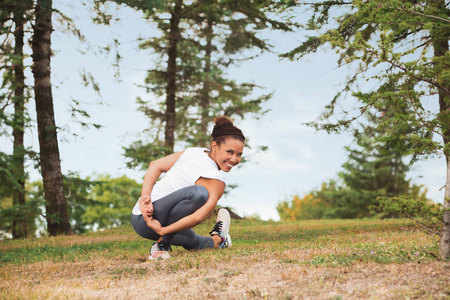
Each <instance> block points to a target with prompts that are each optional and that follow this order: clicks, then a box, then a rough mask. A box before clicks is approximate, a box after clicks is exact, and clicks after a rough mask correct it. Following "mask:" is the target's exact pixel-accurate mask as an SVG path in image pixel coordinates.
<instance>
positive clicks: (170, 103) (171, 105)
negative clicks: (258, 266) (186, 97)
mask: <svg viewBox="0 0 450 300" xmlns="http://www.w3.org/2000/svg"><path fill="white" fill-rule="evenodd" d="M182 3H183V2H182V1H181V0H179V1H177V2H176V4H175V7H174V8H173V11H172V13H171V18H170V33H169V49H168V50H167V54H168V59H167V88H166V114H165V116H166V128H165V142H164V146H165V147H166V148H169V149H171V150H172V151H173V147H174V145H175V122H176V120H175V102H176V94H177V85H176V80H177V56H178V51H177V46H178V40H179V38H180V16H181V9H182V7H181V6H182Z"/></svg>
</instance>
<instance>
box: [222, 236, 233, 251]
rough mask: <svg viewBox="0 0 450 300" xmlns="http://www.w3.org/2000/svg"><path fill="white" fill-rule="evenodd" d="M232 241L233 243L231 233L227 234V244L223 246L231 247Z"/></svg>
mask: <svg viewBox="0 0 450 300" xmlns="http://www.w3.org/2000/svg"><path fill="white" fill-rule="evenodd" d="M231 246H232V243H231V236H230V234H227V238H226V240H225V244H224V245H223V247H222V248H231Z"/></svg>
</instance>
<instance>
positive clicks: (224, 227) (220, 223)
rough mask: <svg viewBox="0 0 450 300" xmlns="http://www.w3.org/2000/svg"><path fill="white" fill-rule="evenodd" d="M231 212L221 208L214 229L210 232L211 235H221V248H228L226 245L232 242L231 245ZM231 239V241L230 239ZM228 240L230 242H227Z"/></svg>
mask: <svg viewBox="0 0 450 300" xmlns="http://www.w3.org/2000/svg"><path fill="white" fill-rule="evenodd" d="M230 223H231V218H230V213H229V212H228V210H226V209H225V208H221V209H219V213H218V214H217V222H216V225H214V228H213V230H211V231H210V232H209V234H211V235H219V236H220V237H221V238H222V243H221V244H220V248H224V247H225V248H228V247H227V246H226V245H227V244H230V246H231V237H230V235H229V234H228V231H229V230H230ZM228 240H229V241H228ZM227 241H228V242H227Z"/></svg>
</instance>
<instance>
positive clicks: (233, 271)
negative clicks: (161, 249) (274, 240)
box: [0, 250, 450, 299]
mask: <svg viewBox="0 0 450 300" xmlns="http://www.w3.org/2000/svg"><path fill="white" fill-rule="evenodd" d="M225 251H226V250H225ZM186 255H187V257H186V258H187V259H186V260H183V257H181V258H180V257H178V258H177V259H171V260H167V261H156V262H155V261H151V262H149V261H146V260H145V259H144V257H124V258H123V259H119V260H117V259H114V260H112V259H108V258H104V257H99V258H98V259H91V260H89V261H84V262H60V263H54V262H42V263H34V264H29V265H7V268H5V267H6V265H3V266H1V268H2V269H3V270H0V272H1V273H2V274H1V275H2V276H1V277H3V278H5V279H6V280H5V281H3V282H1V283H0V290H3V292H5V289H6V291H7V293H3V295H6V296H5V297H6V298H9V299H11V298H12V299H259V298H264V299H450V263H448V262H426V263H425V262H422V263H421V262H412V263H406V264H375V263H362V262H361V263H355V264H352V265H350V266H338V267H331V266H323V265H321V266H311V265H306V264H302V263H298V262H295V263H292V262H289V260H286V258H287V257H289V258H290V259H292V258H293V257H301V256H302V255H304V253H301V251H298V250H292V251H291V252H290V251H287V252H284V253H278V254H270V255H268V254H267V253H259V254H258V253H254V254H249V255H242V256H233V257H230V256H226V255H223V258H221V257H217V256H215V257H214V256H212V257H211V259H208V260H205V259H203V258H201V257H199V259H198V260H196V258H195V256H194V257H192V253H191V254H186ZM182 256H183V255H182ZM9 279H13V280H9ZM8 295H9V296H8Z"/></svg>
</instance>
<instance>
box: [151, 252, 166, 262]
mask: <svg viewBox="0 0 450 300" xmlns="http://www.w3.org/2000/svg"><path fill="white" fill-rule="evenodd" d="M168 258H170V254H169V252H167V251H158V252H156V253H155V257H153V256H152V255H149V257H148V259H149V260H162V259H168Z"/></svg>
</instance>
